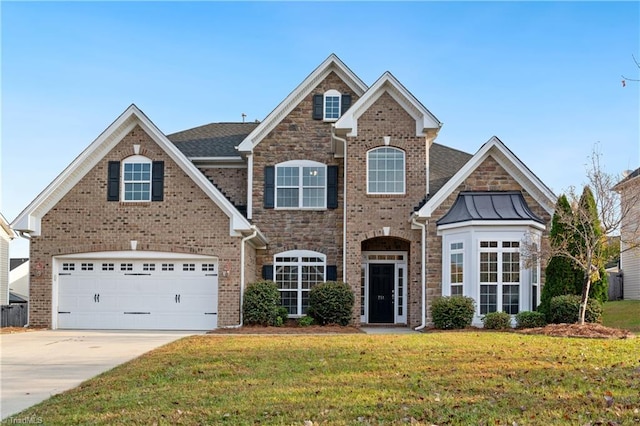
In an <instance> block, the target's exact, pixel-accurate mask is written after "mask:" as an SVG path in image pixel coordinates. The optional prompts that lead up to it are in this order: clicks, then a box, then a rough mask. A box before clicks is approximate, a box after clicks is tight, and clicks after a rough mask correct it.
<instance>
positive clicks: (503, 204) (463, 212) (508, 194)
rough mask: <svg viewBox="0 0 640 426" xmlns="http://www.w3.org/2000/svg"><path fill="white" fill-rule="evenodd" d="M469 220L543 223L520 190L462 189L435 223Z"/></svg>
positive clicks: (442, 223)
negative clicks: (451, 204) (445, 212)
mask: <svg viewBox="0 0 640 426" xmlns="http://www.w3.org/2000/svg"><path fill="white" fill-rule="evenodd" d="M469 220H533V221H536V222H538V223H544V221H543V220H542V219H540V218H539V217H538V216H536V215H535V214H534V213H533V212H532V211H531V210H530V209H529V206H528V205H527V202H526V201H525V199H524V197H523V196H522V193H521V192H520V191H463V192H461V193H460V194H458V198H456V201H455V203H453V206H451V208H450V209H449V211H448V212H447V214H445V215H444V216H443V217H442V218H441V219H440V220H438V221H437V222H436V223H437V224H438V225H446V224H450V223H460V222H466V221H469Z"/></svg>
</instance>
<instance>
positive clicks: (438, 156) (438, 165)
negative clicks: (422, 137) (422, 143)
mask: <svg viewBox="0 0 640 426" xmlns="http://www.w3.org/2000/svg"><path fill="white" fill-rule="evenodd" d="M471 157H473V155H471V154H468V153H466V152H463V151H459V150H457V149H453V148H449V147H448V146H444V145H440V144H438V143H433V144H432V145H431V149H430V150H429V166H430V170H429V175H430V179H429V193H430V195H433V194H435V193H436V192H438V191H439V190H440V188H442V187H443V186H444V184H445V183H447V182H448V181H449V179H451V178H452V177H453V175H455V174H456V173H457V172H458V170H460V169H461V168H462V167H463V166H464V165H465V164H466V163H467V162H468V161H469V160H470V159H471Z"/></svg>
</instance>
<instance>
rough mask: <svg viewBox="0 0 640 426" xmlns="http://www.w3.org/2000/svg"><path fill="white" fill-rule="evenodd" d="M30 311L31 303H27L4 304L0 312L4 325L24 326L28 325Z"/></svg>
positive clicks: (0, 319)
mask: <svg viewBox="0 0 640 426" xmlns="http://www.w3.org/2000/svg"><path fill="white" fill-rule="evenodd" d="M28 313H29V305H28V304H27V303H16V304H13V305H2V312H1V314H0V322H1V324H2V327H24V326H25V325H27V314H28Z"/></svg>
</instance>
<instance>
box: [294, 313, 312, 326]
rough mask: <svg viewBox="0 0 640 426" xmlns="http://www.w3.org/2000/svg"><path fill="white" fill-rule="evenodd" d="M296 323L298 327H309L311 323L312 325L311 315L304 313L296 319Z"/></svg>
mask: <svg viewBox="0 0 640 426" xmlns="http://www.w3.org/2000/svg"><path fill="white" fill-rule="evenodd" d="M298 325H299V326H300V327H309V326H311V325H313V317H310V316H309V315H305V316H303V317H301V318H299V319H298Z"/></svg>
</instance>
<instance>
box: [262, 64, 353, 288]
mask: <svg viewBox="0 0 640 426" xmlns="http://www.w3.org/2000/svg"><path fill="white" fill-rule="evenodd" d="M330 89H335V90H337V91H339V92H340V93H343V94H345V93H348V94H351V96H352V104H353V103H355V102H356V101H357V99H358V98H357V95H356V94H355V93H353V92H352V90H351V89H350V88H349V86H348V85H347V84H346V83H345V82H343V81H342V80H341V79H340V78H339V77H338V76H337V75H336V74H335V73H334V72H332V73H330V74H329V75H328V76H327V77H326V78H325V79H324V80H323V81H322V82H321V83H319V84H318V86H317V87H316V88H315V89H314V90H313V91H312V93H310V94H309V95H308V96H306V97H305V98H304V99H303V100H302V101H301V102H300V103H299V104H298V105H297V106H296V107H295V108H294V109H293V110H292V111H291V112H290V113H289V114H288V115H287V116H286V117H284V119H282V121H281V122H280V123H279V124H278V125H277V126H276V128H275V129H273V131H271V132H270V133H269V134H268V135H267V136H266V137H265V138H264V139H263V140H262V141H261V142H260V143H259V144H258V146H257V147H256V148H255V149H254V152H253V176H254V178H253V206H252V209H253V214H252V220H253V223H255V224H257V226H258V227H259V228H260V230H261V231H262V232H263V233H264V234H265V235H266V236H267V238H268V239H269V247H268V249H267V250H260V251H259V253H258V256H257V265H256V273H257V274H258V275H260V274H261V271H262V265H270V264H273V256H274V255H275V254H277V253H281V252H283V251H288V250H296V249H299V250H313V251H317V252H320V253H323V254H325V255H326V256H327V265H336V266H337V267H338V277H341V276H342V217H343V214H342V206H343V195H342V194H343V184H344V175H343V170H342V167H340V172H339V176H338V208H337V209H326V210H278V209H265V208H264V168H265V166H274V165H276V164H278V163H281V162H284V161H289V160H312V161H317V162H320V163H323V164H326V165H327V166H329V165H338V166H341V163H342V160H341V159H336V158H334V154H333V152H332V149H331V123H330V122H325V121H322V120H313V119H312V112H313V95H315V94H323V93H324V92H326V91H327V90H330ZM256 279H261V276H256Z"/></svg>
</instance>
